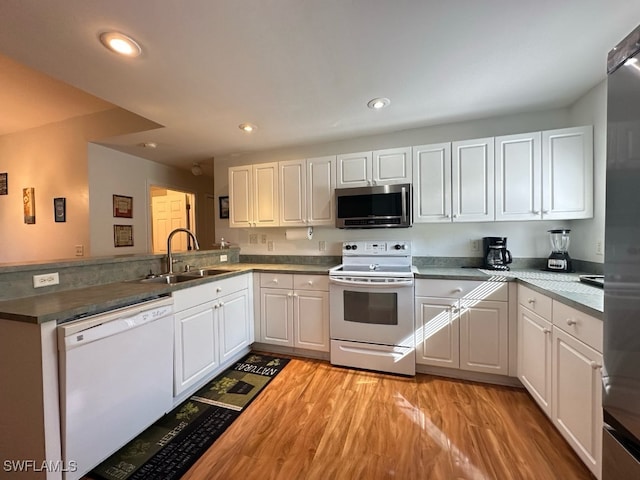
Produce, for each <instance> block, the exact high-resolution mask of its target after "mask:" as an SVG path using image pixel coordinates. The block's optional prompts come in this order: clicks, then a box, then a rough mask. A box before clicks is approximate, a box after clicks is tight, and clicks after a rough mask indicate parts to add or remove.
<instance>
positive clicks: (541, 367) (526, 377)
mask: <svg viewBox="0 0 640 480" xmlns="http://www.w3.org/2000/svg"><path fill="white" fill-rule="evenodd" d="M551 346H552V343H551V323H550V322H548V321H546V320H545V319H544V318H542V317H541V316H540V315H537V314H535V313H533V312H532V311H531V310H529V309H527V308H524V307H523V306H522V305H519V306H518V378H519V379H520V381H522V384H523V385H524V386H525V388H526V389H527V390H528V391H529V393H530V394H531V396H532V397H533V399H534V400H535V401H536V402H538V405H540V408H542V410H544V412H545V413H546V414H547V415H548V416H549V417H551Z"/></svg>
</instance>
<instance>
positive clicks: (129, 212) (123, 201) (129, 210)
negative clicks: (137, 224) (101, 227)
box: [113, 195, 133, 218]
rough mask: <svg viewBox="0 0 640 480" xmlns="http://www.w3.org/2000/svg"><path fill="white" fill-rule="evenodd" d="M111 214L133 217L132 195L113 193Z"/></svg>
mask: <svg viewBox="0 0 640 480" xmlns="http://www.w3.org/2000/svg"><path fill="white" fill-rule="evenodd" d="M113 216H114V217H120V218H133V197H126V196H124V195H114V196H113Z"/></svg>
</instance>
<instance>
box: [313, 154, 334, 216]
mask: <svg viewBox="0 0 640 480" xmlns="http://www.w3.org/2000/svg"><path fill="white" fill-rule="evenodd" d="M335 188H336V157H335V156H333V157H320V158H308V159H307V223H308V225H327V226H332V227H333V226H335V209H336V207H335V204H334V203H335V200H334V195H333V191H334V189H335Z"/></svg>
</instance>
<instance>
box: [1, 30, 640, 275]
mask: <svg viewBox="0 0 640 480" xmlns="http://www.w3.org/2000/svg"><path fill="white" fill-rule="evenodd" d="M630 23H631V22H630ZM632 28H633V26H630V28H627V29H626V30H625V32H618V33H617V36H616V39H615V40H612V42H613V43H616V42H617V41H619V39H620V38H622V37H623V36H624V35H626V33H628V31H630V30H631V29H632ZM618 37H619V38H618ZM605 53H606V52H605ZM588 87H593V88H590V89H588V88H584V89H583V92H584V94H583V95H582V96H581V97H580V98H579V99H577V101H576V102H575V103H573V104H571V106H568V107H566V106H563V107H561V108H553V107H551V108H547V109H545V110H538V111H533V112H530V113H511V114H506V115H495V116H486V115H485V117H483V119H482V120H480V119H469V120H466V121H461V122H455V123H449V124H447V125H443V124H442V122H441V125H440V126H432V127H428V126H427V127H420V128H413V129H405V130H398V131H395V132H394V133H380V134H378V135H376V136H374V137H362V136H360V137H358V136H354V137H352V138H351V139H340V140H334V141H333V142H328V143H323V144H316V145H315V146H308V147H295V148H293V147H289V148H284V149H281V150H279V151H278V150H275V151H264V152H261V153H256V154H249V155H242V156H241V157H240V159H238V157H237V156H235V157H234V156H231V155H229V156H228V158H225V156H224V155H222V156H221V157H220V158H218V157H216V160H215V162H214V169H215V173H214V175H213V176H214V189H213V192H214V193H215V195H216V196H225V195H227V194H229V191H228V187H227V186H226V185H225V184H226V178H227V176H226V171H227V168H228V167H229V166H230V165H231V164H236V165H237V164H253V163H255V164H258V163H264V162H270V161H273V160H276V159H277V160H278V161H280V160H283V159H295V158H309V157H317V156H322V155H335V154H340V153H349V152H355V151H363V150H371V151H375V150H381V149H385V148H392V147H398V146H403V145H406V146H408V145H423V144H426V143H435V142H444V141H462V140H466V139H469V138H478V137H487V136H498V135H503V134H505V135H506V134H516V133H523V132H529V131H547V130H552V129H559V128H563V127H567V126H578V125H593V126H594V170H595V171H594V179H595V182H594V198H595V202H594V214H593V218H592V219H587V220H572V221H569V222H566V223H567V225H564V224H563V225H562V226H568V227H570V228H571V229H572V245H571V254H572V257H573V258H575V259H577V260H581V261H583V262H589V263H594V264H601V263H602V261H603V258H602V255H601V254H600V253H598V252H599V250H598V245H600V246H602V244H603V236H604V227H603V225H604V203H603V198H604V195H603V192H604V164H605V153H604V150H605V144H606V142H605V138H606V136H605V124H606V112H605V110H606V99H605V97H606V86H605V84H604V83H603V82H602V81H601V82H598V83H597V84H595V85H590V86H588ZM367 100H368V99H367ZM392 101H394V103H393V105H396V103H395V99H394V98H392ZM393 105H392V106H393ZM383 112H384V110H383V111H382V112H373V113H376V114H377V113H383ZM521 112H526V110H521ZM236 123H237V122H236ZM260 123H262V122H260ZM258 126H259V128H258V130H257V132H256V133H258V134H259V133H260V130H261V128H260V125H258ZM137 138H141V135H138V136H137ZM248 141H249V142H252V141H253V140H251V139H249V140H248ZM136 143H138V142H136ZM89 149H90V152H89V155H90V160H89V161H90V162H93V161H94V160H95V158H96V156H97V155H102V156H103V158H104V160H103V161H104V162H105V164H106V162H108V161H110V160H112V159H115V160H114V165H117V164H118V160H122V164H123V165H122V167H119V166H118V168H119V170H117V171H116V170H115V169H114V173H116V175H117V177H116V178H115V179H113V180H109V181H111V182H113V185H117V184H118V182H119V181H121V179H123V178H127V176H128V175H129V176H130V173H131V172H130V170H127V166H126V162H127V161H129V160H132V159H131V156H132V155H131V154H126V153H123V152H118V151H116V150H111V149H109V148H105V147H104V146H101V145H97V146H94V145H90V147H89ZM134 151H137V150H134ZM145 155H146V153H145ZM190 166H191V165H190V163H189V165H188V167H190ZM84 168H86V167H84ZM12 178H14V177H12V176H11V172H10V176H9V181H10V182H11V179H12ZM99 181H100V180H99V179H96V180H95V182H96V183H98V182H99ZM94 187H95V188H94ZM110 187H111V185H109V186H107V188H106V189H105V190H107V191H109V192H110V193H124V194H126V193H127V192H120V191H117V190H115V191H113V190H114V189H113V187H111V188H110ZM15 188H17V186H16V187H15ZM98 188H99V186H96V185H95V184H93V183H91V182H89V188H88V191H89V193H88V194H89V196H91V195H92V194H93V192H94V190H96V189H98ZM10 191H11V189H10ZM98 201H100V200H98ZM102 201H103V202H104V200H102ZM109 201H110V198H109ZM135 202H136V205H144V202H145V199H144V195H138V194H136V195H135ZM138 202H139V203H138ZM91 205H92V208H93V206H94V205H95V203H94V202H93V200H92V201H91ZM134 218H135V221H138V220H141V219H140V218H138V216H137V215H136V216H135V217H134ZM225 224H226V221H224V220H223V219H220V218H219V215H216V238H217V239H218V238H220V237H224V238H225V240H227V241H231V243H232V244H233V245H239V246H240V250H241V253H242V254H243V255H261V256H270V255H282V256H284V255H300V256H312V257H325V256H332V257H338V256H339V255H340V253H341V246H342V242H343V241H355V240H366V239H370V238H372V237H371V235H370V233H369V232H362V231H341V230H336V229H333V228H315V229H314V234H313V240H312V241H311V242H309V241H307V240H295V241H287V240H286V230H285V229H283V228H275V229H270V228H258V229H256V230H254V231H250V230H249V229H231V228H227V227H226V226H225ZM496 225H497V226H499V232H496ZM37 226H38V225H36V227H37ZM555 227H558V224H557V222H554V221H544V220H543V221H539V222H505V223H501V224H494V223H491V222H480V223H468V224H461V223H451V224H447V225H444V224H440V225H438V224H429V225H416V226H414V227H413V228H412V229H411V230H409V231H408V236H407V237H406V239H407V240H411V241H412V242H413V247H414V255H416V256H419V257H431V258H434V257H443V258H447V257H480V255H481V253H480V252H479V251H478V250H479V248H477V246H476V245H477V244H476V243H474V242H477V241H478V239H481V238H482V237H485V236H490V235H495V234H500V235H502V236H506V237H508V238H509V244H510V249H511V250H512V251H513V252H514V256H515V257H516V258H546V256H547V255H548V254H549V244H548V238H547V234H546V231H547V230H549V229H551V228H555ZM95 228H98V227H95ZM23 229H24V226H22V225H19V224H18V225H16V233H17V234H18V235H21V234H22V232H23ZM144 230H145V228H144V226H143V227H142V228H141V229H139V228H135V231H136V242H135V247H133V248H128V249H127V252H126V253H136V254H138V253H139V254H144V253H146V250H145V246H146V243H147V242H146V241H144V238H145V237H144V235H145V234H144ZM91 234H93V232H91ZM85 235H87V237H85V238H86V240H84V241H82V243H83V244H85V245H87V246H90V247H91V248H90V249H89V250H90V252H91V253H90V254H91V255H92V256H94V255H96V256H99V255H110V254H114V253H115V252H114V251H113V250H112V251H106V248H105V249H104V250H101V249H100V248H94V243H93V242H92V241H91V238H89V235H88V234H85ZM254 235H255V236H254ZM97 237H98V238H101V239H102V241H103V243H104V244H108V242H104V235H97ZM397 238H398V237H397V234H396V233H395V232H393V231H391V230H380V231H379V234H378V231H376V236H375V239H380V240H389V241H391V240H396V239H397ZM263 239H264V240H263ZM254 240H255V241H254ZM322 242H324V246H325V250H321V248H322V247H321V244H322ZM96 245H97V244H96ZM107 246H108V247H109V248H113V247H112V246H110V245H107ZM139 248H140V249H141V250H137V249H139ZM474 249H476V250H474ZM116 252H117V253H125V252H124V251H123V250H116ZM71 256H72V255H67V257H71ZM58 258H59V257H58ZM25 261H27V260H26V259H25ZM145 273H146V272H145Z"/></svg>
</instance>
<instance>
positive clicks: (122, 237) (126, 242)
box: [113, 225, 133, 247]
mask: <svg viewBox="0 0 640 480" xmlns="http://www.w3.org/2000/svg"><path fill="white" fill-rule="evenodd" d="M113 246H114V247H133V225H114V226H113Z"/></svg>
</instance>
